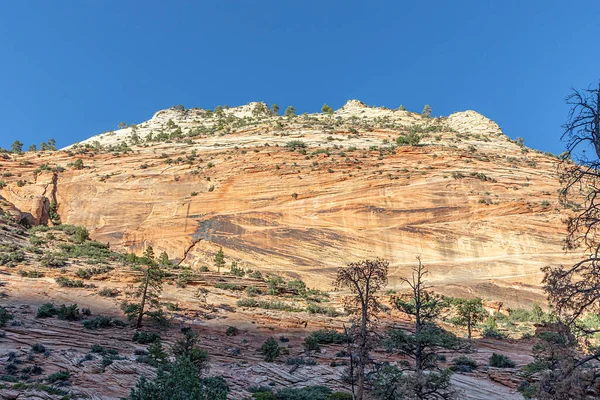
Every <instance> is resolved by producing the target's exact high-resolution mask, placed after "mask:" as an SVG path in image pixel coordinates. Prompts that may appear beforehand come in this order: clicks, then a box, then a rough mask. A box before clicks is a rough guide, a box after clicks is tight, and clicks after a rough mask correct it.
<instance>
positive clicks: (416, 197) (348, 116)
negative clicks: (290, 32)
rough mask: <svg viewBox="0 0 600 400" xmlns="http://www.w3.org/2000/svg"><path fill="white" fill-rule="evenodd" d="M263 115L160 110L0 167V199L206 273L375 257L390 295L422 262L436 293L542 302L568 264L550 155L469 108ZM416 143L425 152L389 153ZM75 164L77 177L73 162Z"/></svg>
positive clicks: (320, 275) (250, 110) (316, 278)
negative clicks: (385, 266) (220, 257)
mask: <svg viewBox="0 0 600 400" xmlns="http://www.w3.org/2000/svg"><path fill="white" fill-rule="evenodd" d="M265 109H266V106H265V105H264V104H262V103H250V104H248V105H246V106H242V107H236V108H229V109H225V110H222V111H218V112H217V113H214V112H212V113H211V112H208V111H206V110H199V109H193V110H181V109H169V110H162V111H159V112H157V113H156V114H155V115H154V116H153V118H152V119H151V120H149V121H147V122H144V123H141V124H139V125H138V126H136V127H135V128H132V127H128V128H125V129H121V130H119V131H116V132H109V133H104V134H101V135H98V136H94V137H92V138H90V139H88V140H86V141H85V142H82V143H81V144H78V145H77V146H73V147H70V148H68V149H65V151H58V152H53V153H41V155H40V154H38V155H40V156H39V157H38V156H36V155H33V154H29V153H27V154H25V155H23V156H19V157H17V158H16V159H10V160H1V161H0V169H1V170H3V171H10V172H11V173H12V174H13V176H12V177H11V178H8V179H6V182H7V184H8V185H7V186H6V187H5V188H3V189H2V190H0V195H2V196H3V197H4V198H5V199H6V201H7V202H8V203H10V204H11V205H14V206H16V208H18V209H19V210H20V211H21V212H22V213H30V214H32V215H33V218H34V221H35V222H36V223H39V222H38V221H40V220H41V222H42V223H43V222H44V220H43V218H42V216H43V215H44V212H43V211H41V210H40V208H44V207H46V205H45V204H46V201H51V200H52V196H51V193H52V195H55V196H56V201H57V204H58V212H59V214H60V217H61V219H62V222H63V223H68V224H74V225H83V226H85V227H87V228H88V230H89V231H90V233H91V236H92V237H93V238H94V239H96V240H99V241H101V242H109V243H110V245H111V247H114V248H119V249H125V250H128V251H134V252H137V253H140V252H142V251H143V250H144V249H145V248H146V247H147V246H148V245H152V246H153V247H154V249H155V252H161V251H166V252H167V253H168V255H169V256H170V258H171V259H176V260H178V261H181V262H182V263H183V264H188V265H191V266H193V267H200V266H202V265H208V266H212V259H213V258H214V254H215V253H216V251H217V250H218V249H219V248H220V247H222V248H223V250H224V252H225V255H226V259H227V262H228V264H229V263H230V262H231V261H237V262H238V264H239V265H240V266H242V267H247V268H252V269H258V270H261V271H263V272H271V273H278V274H284V275H288V276H294V277H300V278H302V279H305V280H306V281H307V283H308V284H309V285H311V286H317V287H320V288H326V287H329V286H330V283H331V279H332V278H333V275H334V272H335V269H336V268H337V267H338V266H340V265H343V264H345V263H347V262H350V261H355V260H359V259H364V258H373V257H382V258H384V259H387V260H389V261H390V286H391V287H395V286H398V285H399V283H400V282H399V279H398V278H399V277H401V276H404V275H405V274H406V273H407V272H408V271H409V270H410V268H411V267H412V266H413V265H414V263H415V256H417V255H421V258H422V260H423V262H424V263H425V264H426V265H427V266H428V267H429V269H430V271H431V274H430V275H429V279H430V281H431V283H432V284H434V285H435V286H437V287H439V288H440V289H441V290H442V291H444V292H447V293H451V294H461V295H471V296H473V295H479V296H482V297H484V298H487V299H490V300H494V299H500V300H502V301H503V302H504V304H505V305H507V306H510V305H511V304H515V303H521V302H523V301H530V300H539V299H540V297H539V294H540V292H539V290H538V286H539V282H540V278H541V274H540V267H542V266H545V265H548V264H563V263H567V264H568V263H570V262H572V261H573V260H574V259H575V257H574V256H572V255H569V254H565V253H564V252H563V250H562V246H561V241H562V238H563V236H564V233H563V231H564V228H563V223H562V220H563V219H564V216H565V215H564V214H563V213H562V211H559V209H558V203H557V200H556V192H557V190H558V188H559V183H558V180H557V178H556V177H555V170H556V168H555V166H556V158H554V157H552V156H549V155H545V154H542V153H540V152H537V151H534V150H530V149H527V148H525V147H521V146H519V145H517V144H516V143H514V142H512V141H510V140H509V139H508V138H507V137H506V136H504V134H503V133H502V131H501V130H500V128H499V127H498V125H497V124H495V123H494V122H493V121H490V120H489V119H487V118H485V117H484V116H482V115H480V114H478V113H476V112H474V111H466V112H460V113H455V114H452V115H450V116H449V117H443V118H435V119H430V118H424V117H421V116H420V115H418V114H415V113H411V112H408V111H400V110H389V109H386V108H371V107H368V106H366V105H364V104H362V103H360V102H358V101H355V100H352V101H349V102H348V103H347V104H346V105H345V106H344V107H342V108H341V109H340V110H337V111H335V113H334V114H333V115H331V116H329V115H323V114H315V115H304V116H297V117H293V118H287V117H280V116H272V115H269V114H268V113H266V112H265ZM410 132H413V133H417V134H419V135H420V136H421V140H420V145H419V146H401V147H397V148H395V149H393V148H392V147H391V144H394V143H395V140H396V138H397V137H398V136H402V137H404V136H406V135H407V134H409V133H410ZM157 137H158V138H159V139H158V141H156V138H157ZM135 143H137V144H135ZM124 144H128V146H124ZM127 148H129V149H132V150H133V151H125V152H124V151H123V150H124V149H125V150H127ZM77 159H81V160H83V163H84V168H82V169H75V168H73V167H69V164H70V163H73V162H74V161H75V160H77ZM24 161H28V162H24ZM44 165H46V166H48V167H49V168H42V169H41V170H40V166H44ZM56 167H62V168H65V170H64V171H62V170H61V168H58V171H59V172H56V171H57V169H56ZM51 169H54V171H55V172H52V171H51ZM34 171H35V172H34ZM17 180H25V181H27V184H26V185H24V186H17V185H16V181H17ZM40 199H42V200H40ZM43 199H47V200H43ZM46 215H47V211H46Z"/></svg>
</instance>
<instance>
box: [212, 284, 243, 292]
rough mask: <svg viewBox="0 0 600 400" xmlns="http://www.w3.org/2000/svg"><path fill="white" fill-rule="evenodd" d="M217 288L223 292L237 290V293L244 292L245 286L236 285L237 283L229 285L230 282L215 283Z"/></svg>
mask: <svg viewBox="0 0 600 400" xmlns="http://www.w3.org/2000/svg"><path fill="white" fill-rule="evenodd" d="M215 288H217V289H223V290H236V291H240V290H244V287H243V286H240V285H236V284H235V283H229V282H219V283H215Z"/></svg>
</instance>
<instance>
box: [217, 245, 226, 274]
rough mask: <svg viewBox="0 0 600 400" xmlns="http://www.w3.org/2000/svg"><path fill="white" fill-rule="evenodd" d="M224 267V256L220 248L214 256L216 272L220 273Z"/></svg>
mask: <svg viewBox="0 0 600 400" xmlns="http://www.w3.org/2000/svg"><path fill="white" fill-rule="evenodd" d="M224 266H225V254H224V253H223V248H222V247H220V248H219V251H217V254H216V255H215V267H216V268H217V272H218V273H221V268H222V267H224Z"/></svg>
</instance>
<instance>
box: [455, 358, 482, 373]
mask: <svg viewBox="0 0 600 400" xmlns="http://www.w3.org/2000/svg"><path fill="white" fill-rule="evenodd" d="M453 363H454V365H453V366H452V370H453V371H459V372H472V371H473V370H475V369H477V362H475V360H473V359H472V358H470V357H467V356H460V357H457V358H455V359H454V360H453Z"/></svg>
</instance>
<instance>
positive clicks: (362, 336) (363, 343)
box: [335, 259, 389, 400]
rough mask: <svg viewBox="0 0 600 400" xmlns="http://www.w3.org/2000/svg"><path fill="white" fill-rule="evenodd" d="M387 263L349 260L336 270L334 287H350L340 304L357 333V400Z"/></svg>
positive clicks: (360, 391)
mask: <svg viewBox="0 0 600 400" xmlns="http://www.w3.org/2000/svg"><path fill="white" fill-rule="evenodd" d="M388 265H389V263H388V262H387V261H384V260H381V259H376V260H365V261H360V262H355V263H350V264H348V265H347V266H346V267H343V268H339V269H338V271H337V278H336V281H335V286H336V287H337V288H348V289H350V291H351V293H352V295H351V296H348V297H346V298H345V301H344V306H345V308H346V310H347V311H348V312H349V314H350V315H354V316H355V317H356V318H357V319H358V321H357V325H358V329H357V331H358V332H357V335H356V336H357V337H356V338H355V342H356V346H357V348H358V360H357V368H356V369H357V371H356V372H357V390H356V398H357V400H363V398H364V390H365V367H366V364H367V363H368V361H369V352H370V349H371V345H372V343H371V342H372V340H373V338H372V336H373V335H372V332H373V331H372V325H373V323H374V320H375V315H374V314H375V313H376V312H377V310H378V309H379V302H378V301H377V298H376V297H375V293H376V292H377V291H378V290H381V289H382V288H383V287H385V285H387V271H388ZM350 354H352V352H351V353H350ZM351 371H352V370H351Z"/></svg>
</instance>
